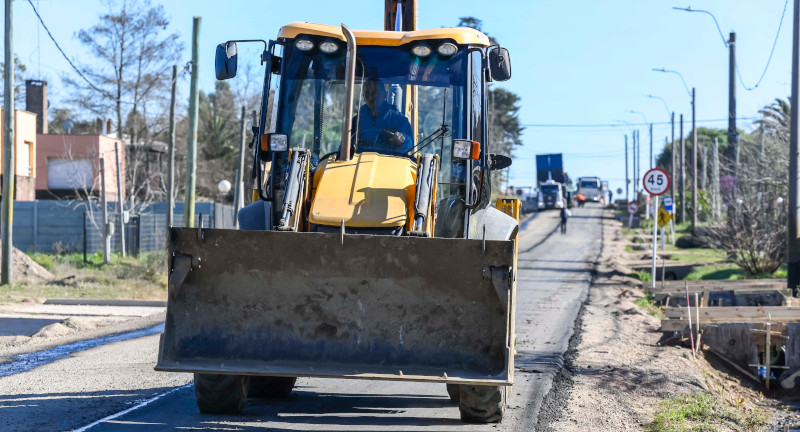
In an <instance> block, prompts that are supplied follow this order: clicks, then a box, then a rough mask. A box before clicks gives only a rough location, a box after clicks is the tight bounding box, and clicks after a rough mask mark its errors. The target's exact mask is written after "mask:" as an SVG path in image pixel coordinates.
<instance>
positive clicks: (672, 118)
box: [646, 94, 678, 197]
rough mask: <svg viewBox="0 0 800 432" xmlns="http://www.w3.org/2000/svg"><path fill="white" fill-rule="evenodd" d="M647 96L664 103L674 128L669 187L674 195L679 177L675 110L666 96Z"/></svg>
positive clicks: (671, 125) (671, 126)
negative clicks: (676, 156)
mask: <svg viewBox="0 0 800 432" xmlns="http://www.w3.org/2000/svg"><path fill="white" fill-rule="evenodd" d="M646 96H647V97H649V98H650V99H658V100H660V101H661V103H662V104H664V109H665V110H667V115H668V116H669V124H670V128H671V129H672V141H671V143H672V144H671V146H672V147H671V148H670V150H671V153H672V164H671V165H672V181H671V182H670V184H669V188H670V190H669V193H670V195H672V196H673V197H674V196H675V179H677V178H678V177H677V176H676V175H675V174H676V173H677V171H676V168H677V167H676V165H677V163H676V161H675V112H674V111H671V110H670V109H669V106H668V105H667V101H665V100H664V98H662V97H660V96H655V95H651V94H649V95H646Z"/></svg>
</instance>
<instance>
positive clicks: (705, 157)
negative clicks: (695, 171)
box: [700, 146, 708, 190]
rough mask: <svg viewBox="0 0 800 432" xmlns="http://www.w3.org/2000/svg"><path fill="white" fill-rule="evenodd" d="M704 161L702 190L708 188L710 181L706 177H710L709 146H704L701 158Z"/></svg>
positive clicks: (701, 178)
mask: <svg viewBox="0 0 800 432" xmlns="http://www.w3.org/2000/svg"><path fill="white" fill-rule="evenodd" d="M700 161H701V162H702V163H703V174H702V175H701V176H700V190H708V183H707V182H706V179H707V178H708V147H707V146H704V147H703V157H702V158H701V159H700Z"/></svg>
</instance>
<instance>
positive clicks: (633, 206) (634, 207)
mask: <svg viewBox="0 0 800 432" xmlns="http://www.w3.org/2000/svg"><path fill="white" fill-rule="evenodd" d="M638 210H639V206H637V205H636V203H630V204H628V213H630V214H636V212H637V211H638Z"/></svg>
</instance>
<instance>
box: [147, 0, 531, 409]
mask: <svg viewBox="0 0 800 432" xmlns="http://www.w3.org/2000/svg"><path fill="white" fill-rule="evenodd" d="M386 10H387V13H386V19H385V30H384V31H351V30H350V29H349V28H348V27H347V26H345V25H341V26H330V25H321V24H309V23H300V22H297V23H291V24H287V25H285V26H283V27H282V28H281V29H280V31H279V32H278V36H277V39H275V40H271V41H260V42H263V44H264V46H265V49H264V51H263V54H262V56H261V61H262V63H263V64H264V65H265V79H264V86H263V89H264V91H263V98H262V104H261V115H260V122H259V125H258V127H256V128H254V140H253V144H254V145H253V156H254V161H253V173H254V174H253V177H254V181H253V184H254V202H253V203H252V204H250V205H248V206H247V207H245V208H244V209H242V210H241V211H240V213H239V223H240V229H239V230H227V229H209V228H203V227H202V226H200V227H199V228H171V229H170V232H169V256H170V269H171V271H170V279H169V299H168V306H167V319H166V324H165V331H164V334H163V335H162V338H161V342H160V347H159V355H158V364H157V366H156V370H160V371H178V372H193V373H194V380H195V382H194V386H195V393H196V398H197V405H198V408H199V409H200V411H201V412H207V413H232V412H239V411H241V410H242V409H243V407H244V406H245V403H246V400H247V397H248V396H266V397H283V396H287V395H289V393H290V392H291V391H292V387H293V386H294V383H295V380H296V378H297V377H325V378H353V379H377V380H396V381H424V382H439V383H442V384H447V391H448V393H449V395H450V397H451V399H452V400H453V402H454V403H457V404H458V406H459V408H460V412H461V417H462V419H463V420H464V421H468V422H498V421H500V420H501V419H502V415H503V411H504V408H505V394H506V390H508V388H509V386H511V385H512V383H513V370H514V367H513V364H514V308H515V304H514V303H515V286H516V285H515V279H516V268H515V265H516V248H515V239H516V235H517V231H518V220H517V219H515V218H514V217H511V216H509V215H507V214H505V213H503V212H502V211H499V210H498V209H496V208H495V207H493V206H491V203H490V199H491V176H492V173H493V172H494V171H496V170H499V169H502V168H505V167H507V166H508V165H510V164H511V159H509V158H508V157H505V156H501V155H497V154H493V153H491V143H490V142H488V137H489V136H490V134H489V130H488V128H489V122H488V119H487V102H488V101H487V85H488V83H489V82H491V81H505V80H507V79H509V78H510V76H511V68H510V58H509V54H508V51H507V50H505V49H504V48H501V47H499V46H497V45H490V43H489V39H488V38H487V37H486V35H484V34H482V33H480V32H478V31H476V30H474V29H471V28H437V29H431V30H416V29H415V26H416V5H415V4H414V2H413V1H412V0H387V9H386ZM237 42H238V43H242V42H253V41H229V42H225V43H222V44H220V45H219V46H218V47H217V52H216V74H217V79H229V78H232V77H234V76H235V75H236V65H237ZM272 88H275V90H274V96H273V98H270V89H272ZM271 99H272V100H274V102H270V100H271ZM268 108H269V109H268ZM268 113H269V115H268Z"/></svg>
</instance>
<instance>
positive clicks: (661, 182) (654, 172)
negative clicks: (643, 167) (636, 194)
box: [642, 168, 669, 196]
mask: <svg viewBox="0 0 800 432" xmlns="http://www.w3.org/2000/svg"><path fill="white" fill-rule="evenodd" d="M642 182H643V183H644V190H646V191H647V193H649V194H650V195H654V196H655V195H663V194H664V192H666V191H667V190H668V189H669V175H667V172H666V171H664V170H663V169H661V168H653V169H651V170H650V171H647V172H646V173H645V174H644V177H643V180H642Z"/></svg>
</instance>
